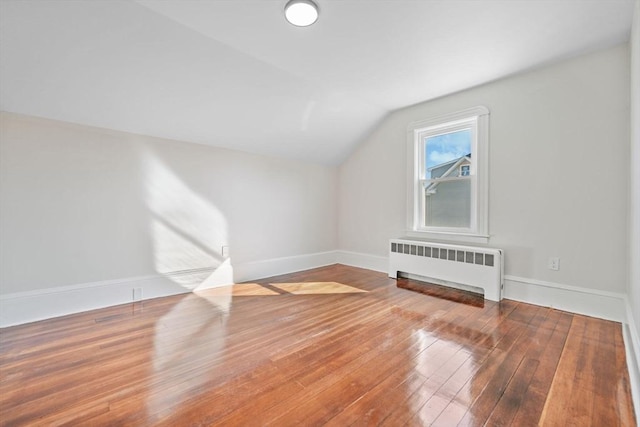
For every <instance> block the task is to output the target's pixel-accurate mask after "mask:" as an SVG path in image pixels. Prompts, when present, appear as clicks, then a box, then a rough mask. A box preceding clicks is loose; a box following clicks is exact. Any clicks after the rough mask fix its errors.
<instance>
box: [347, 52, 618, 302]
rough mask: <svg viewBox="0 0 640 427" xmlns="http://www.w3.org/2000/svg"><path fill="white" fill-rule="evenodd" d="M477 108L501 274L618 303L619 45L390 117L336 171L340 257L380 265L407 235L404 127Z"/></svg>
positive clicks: (493, 231) (492, 228) (491, 218)
mask: <svg viewBox="0 0 640 427" xmlns="http://www.w3.org/2000/svg"><path fill="white" fill-rule="evenodd" d="M469 72H473V70H469ZM477 105H485V106H487V107H488V108H489V110H490V112H491V116H490V117H491V118H490V140H491V145H490V168H491V170H490V184H489V185H490V200H489V231H490V234H491V239H490V244H489V245H490V246H493V247H498V248H502V249H504V250H505V253H506V266H505V269H506V274H507V275H512V276H517V277H522V278H527V279H532V280H535V281H540V282H544V283H556V284H561V285H564V286H569V287H571V286H575V287H581V288H587V289H593V290H597V291H612V292H616V293H622V292H625V291H626V283H627V277H628V267H627V265H628V264H627V259H628V258H627V250H628V240H627V232H628V230H627V224H628V203H627V200H628V191H629V180H628V176H629V142H628V141H629V51H628V46H627V45H623V46H619V47H616V48H613V49H609V50H605V51H601V52H598V53H594V54H590V55H587V56H582V57H578V58H574V59H572V60H568V61H566V62H563V63H559V64H554V65H550V66H547V67H544V68H540V69H538V70H535V71H532V72H529V73H526V74H521V75H516V76H513V77H511V78H507V79H503V80H500V81H496V82H493V83H490V84H487V85H484V86H481V87H477V88H474V89H471V90H467V91H463V92H460V93H457V94H454V95H450V96H447V97H444V98H440V99H437V100H434V101H430V102H425V103H422V104H418V105H415V106H412V107H409V108H406V109H402V110H399V111H396V112H394V113H393V114H391V115H390V116H389V117H387V119H386V120H385V121H384V122H383V123H382V124H381V125H380V126H379V127H378V128H377V129H376V130H375V131H374V132H373V133H372V134H371V135H370V136H369V138H368V139H367V140H366V141H365V142H364V143H363V144H362V145H361V146H360V147H359V148H358V149H357V150H356V151H355V152H354V153H353V154H352V155H351V156H350V158H349V159H348V160H347V161H346V162H345V163H343V164H342V165H341V167H340V169H339V206H340V209H339V222H338V224H339V232H338V235H339V247H340V249H341V250H344V251H350V252H355V253H363V254H370V255H375V256H386V254H387V250H388V249H387V243H388V239H389V238H391V237H398V236H402V235H404V232H405V227H406V224H405V218H406V216H405V211H406V200H405V194H406V190H405V188H406V173H405V167H406V152H405V146H406V140H405V138H406V136H405V135H406V129H407V125H408V124H409V123H410V122H413V121H417V120H422V119H426V118H428V117H430V116H436V115H441V114H444V113H451V112H455V111H459V110H463V109H466V108H469V107H474V106H477ZM548 257H560V259H561V262H560V270H559V271H551V270H548V269H547V259H548Z"/></svg>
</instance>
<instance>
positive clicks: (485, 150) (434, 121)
mask: <svg viewBox="0 0 640 427" xmlns="http://www.w3.org/2000/svg"><path fill="white" fill-rule="evenodd" d="M468 128H471V129H472V147H471V175H470V179H471V189H472V190H471V225H470V227H469V228H454V227H427V226H424V225H423V224H422V218H423V217H424V197H423V192H424V181H425V180H424V179H421V178H422V177H424V176H425V167H426V161H425V158H424V156H425V149H424V140H425V138H428V137H430V136H435V135H438V134H443V133H450V132H455V131H456V130H461V129H468ZM488 208H489V109H488V108H487V107H484V106H477V107H474V108H469V109H467V110H463V111H458V112H455V113H450V114H444V115H440V116H435V117H431V118H429V119H426V120H421V121H418V122H413V123H411V124H409V126H408V129H407V235H408V236H412V237H423V238H430V239H438V240H445V241H453V242H470V243H487V242H488V241H489V234H488V233H489V224H488V223H489V212H488Z"/></svg>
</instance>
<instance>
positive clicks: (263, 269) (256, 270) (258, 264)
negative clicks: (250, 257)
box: [233, 251, 337, 282]
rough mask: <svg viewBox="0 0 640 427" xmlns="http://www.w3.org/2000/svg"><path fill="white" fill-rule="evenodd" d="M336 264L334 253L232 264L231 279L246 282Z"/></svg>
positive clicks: (318, 253)
mask: <svg viewBox="0 0 640 427" xmlns="http://www.w3.org/2000/svg"><path fill="white" fill-rule="evenodd" d="M336 262H337V258H336V251H327V252H317V253H313V254H306V255H296V256H290V257H282V258H272V259H267V260H261V261H253V262H245V263H242V264H234V266H233V277H234V281H235V282H246V281H249V280H256V279H260V278H265V277H271V276H278V275H281V274H288V273H295V272H296V271H303V270H310V269H312V268H318V267H324V266H327V265H331V264H335V263H336Z"/></svg>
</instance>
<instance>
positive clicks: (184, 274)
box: [0, 251, 337, 328]
mask: <svg viewBox="0 0 640 427" xmlns="http://www.w3.org/2000/svg"><path fill="white" fill-rule="evenodd" d="M336 262H337V261H336V252H335V251H329V252H319V253H314V254H306V255H298V256H292V257H283V258H274V259H269V260H261V261H253V262H246V263H238V264H234V263H232V262H231V260H230V259H228V260H226V261H225V262H224V263H222V264H221V265H219V266H217V267H206V268H198V269H193V270H183V271H174V272H169V273H163V274H158V275H152V276H139V277H129V278H122V279H116V280H105V281H98V282H90V283H81V284H76V285H70V286H61V287H56V288H48V289H41V290H37V291H26V292H17V293H12V294H6V295H2V296H0V328H5V327H8V326H14V325H21V324H24V323H31V322H37V321H39V320H46V319H51V318H54V317H60V316H66V315H69V314H74V313H81V312H84V311H89V310H95V309H98V308H105V307H110V306H114V305H119V304H126V303H131V302H135V301H138V300H146V299H151V298H158V297H164V296H169V295H177V294H183V293H188V292H192V291H199V290H202V289H207V288H213V287H218V286H223V285H227V284H230V283H234V282H235V283H238V282H244V281H248V280H254V279H258V278H261V277H270V276H277V275H280V274H287V273H293V272H296V271H301V270H308V269H311V268H317V267H322V266H326V265H330V264H335V263H336ZM134 289H136V291H134Z"/></svg>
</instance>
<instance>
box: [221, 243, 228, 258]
mask: <svg viewBox="0 0 640 427" xmlns="http://www.w3.org/2000/svg"><path fill="white" fill-rule="evenodd" d="M222 258H229V246H227V245H224V246H222Z"/></svg>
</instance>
